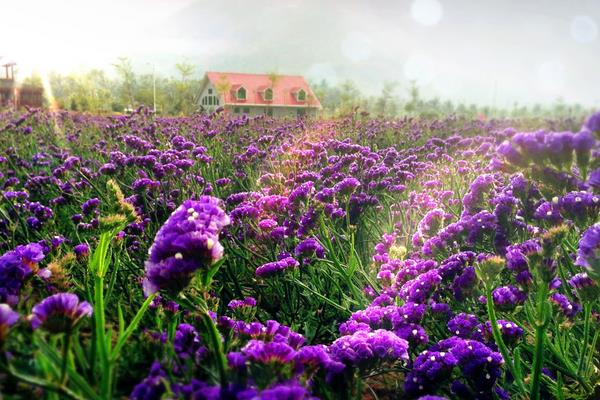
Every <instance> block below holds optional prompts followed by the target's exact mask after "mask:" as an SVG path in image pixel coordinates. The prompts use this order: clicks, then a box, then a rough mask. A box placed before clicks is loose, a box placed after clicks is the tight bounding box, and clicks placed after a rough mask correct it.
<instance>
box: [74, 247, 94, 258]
mask: <svg viewBox="0 0 600 400" xmlns="http://www.w3.org/2000/svg"><path fill="white" fill-rule="evenodd" d="M73 252H74V253H75V255H76V256H77V259H78V260H82V259H84V258H86V257H87V256H88V255H89V254H90V246H88V245H87V243H80V244H78V245H76V246H75V247H73Z"/></svg>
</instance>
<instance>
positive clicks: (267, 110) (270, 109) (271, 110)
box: [265, 108, 273, 117]
mask: <svg viewBox="0 0 600 400" xmlns="http://www.w3.org/2000/svg"><path fill="white" fill-rule="evenodd" d="M265 114H267V115H268V116H269V117H272V116H273V109H272V108H267V109H266V110H265Z"/></svg>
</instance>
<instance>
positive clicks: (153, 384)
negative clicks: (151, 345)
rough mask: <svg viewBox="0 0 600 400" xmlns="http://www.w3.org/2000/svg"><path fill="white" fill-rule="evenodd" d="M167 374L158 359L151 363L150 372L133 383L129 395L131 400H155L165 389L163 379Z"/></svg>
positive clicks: (160, 396) (164, 379) (159, 397)
mask: <svg viewBox="0 0 600 400" xmlns="http://www.w3.org/2000/svg"><path fill="white" fill-rule="evenodd" d="M166 380H167V374H166V372H165V371H163V369H162V368H161V366H160V363H159V362H158V361H155V362H154V363H153V364H152V368H151V369H150V374H149V375H148V377H146V378H144V380H142V381H141V382H140V383H138V384H137V385H135V387H134V388H133V391H132V392H131V395H130V396H129V397H130V398H131V399H132V400H155V399H156V400H157V399H161V398H162V395H163V394H164V393H165V392H166V391H167V389H166V386H165V381H166Z"/></svg>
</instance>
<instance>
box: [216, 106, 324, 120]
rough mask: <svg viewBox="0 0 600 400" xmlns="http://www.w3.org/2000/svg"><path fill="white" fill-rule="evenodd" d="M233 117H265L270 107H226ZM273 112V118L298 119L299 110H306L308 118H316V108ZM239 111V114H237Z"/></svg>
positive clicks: (276, 110) (284, 109) (279, 109)
mask: <svg viewBox="0 0 600 400" xmlns="http://www.w3.org/2000/svg"><path fill="white" fill-rule="evenodd" d="M225 108H226V109H227V110H228V111H229V113H231V114H232V115H243V114H248V115H250V116H252V115H263V114H266V113H267V109H268V107H261V106H243V105H240V106H233V105H228V106H226V107H225ZM269 108H270V109H271V110H272V111H273V117H275V118H296V117H297V116H298V109H301V110H304V112H305V115H306V116H308V117H313V118H314V117H316V115H317V109H316V108H301V107H269ZM236 109H237V111H238V112H237V113H236Z"/></svg>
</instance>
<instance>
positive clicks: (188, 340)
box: [173, 324, 206, 361]
mask: <svg viewBox="0 0 600 400" xmlns="http://www.w3.org/2000/svg"><path fill="white" fill-rule="evenodd" d="M173 348H174V349H175V353H176V354H177V356H179V358H181V359H182V360H186V359H191V360H194V361H198V360H200V359H201V358H202V357H203V356H204V354H205V353H206V348H205V347H204V346H202V343H201V341H200V336H199V335H198V332H197V331H196V328H194V327H193V326H192V325H190V324H179V326H178V327H177V330H176V332H175V338H174V340H173Z"/></svg>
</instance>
